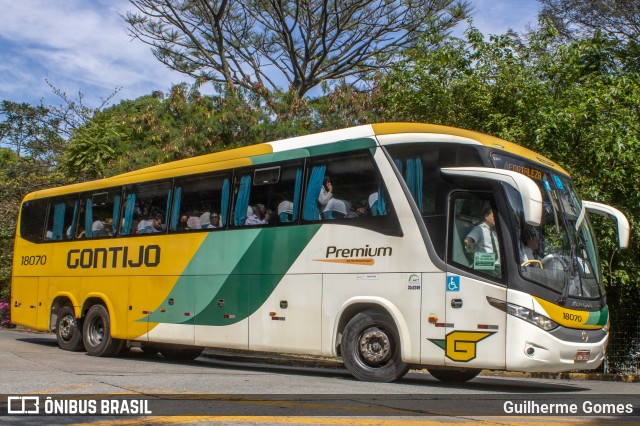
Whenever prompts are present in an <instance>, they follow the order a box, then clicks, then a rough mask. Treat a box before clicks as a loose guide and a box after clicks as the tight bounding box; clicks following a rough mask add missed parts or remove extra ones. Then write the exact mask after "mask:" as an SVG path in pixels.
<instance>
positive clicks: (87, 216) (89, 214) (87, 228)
mask: <svg viewBox="0 0 640 426" xmlns="http://www.w3.org/2000/svg"><path fill="white" fill-rule="evenodd" d="M92 225H93V200H92V198H91V197H87V201H86V205H85V209H84V235H85V236H86V237H87V238H91V237H93V229H92Z"/></svg>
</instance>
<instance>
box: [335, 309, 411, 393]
mask: <svg viewBox="0 0 640 426" xmlns="http://www.w3.org/2000/svg"><path fill="white" fill-rule="evenodd" d="M341 346H342V350H341V352H342V358H343V360H344V364H345V366H346V367H347V369H348V370H349V371H350V372H351V374H352V375H353V376H354V377H355V378H357V379H359V380H364V381H369V382H392V381H394V380H397V379H399V378H401V377H402V376H404V375H405V374H407V371H409V366H408V365H407V364H405V363H404V362H403V361H402V358H401V354H400V337H399V335H398V331H397V329H396V326H395V324H394V322H393V319H392V318H391V317H390V316H389V315H388V314H384V313H381V312H375V311H365V312H360V313H359V314H357V315H356V316H354V317H353V318H352V319H351V320H350V321H349V323H348V324H347V326H346V327H345V329H344V332H343V334H342V342H341Z"/></svg>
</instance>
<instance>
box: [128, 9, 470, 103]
mask: <svg viewBox="0 0 640 426" xmlns="http://www.w3.org/2000/svg"><path fill="white" fill-rule="evenodd" d="M130 2H131V3H132V5H133V6H134V7H135V8H136V9H137V11H136V12H127V13H126V15H125V16H124V18H125V20H126V21H127V23H128V24H129V33H130V35H131V36H132V37H134V38H136V39H139V40H141V41H143V42H144V43H147V44H149V45H151V46H152V49H153V53H154V54H155V56H156V57H157V58H158V60H160V61H161V62H163V63H164V64H165V65H167V66H168V67H170V68H171V69H174V70H176V71H179V72H182V73H185V74H187V75H190V76H193V77H196V78H198V79H201V80H204V81H212V82H215V83H222V84H223V85H224V87H226V88H227V89H230V90H232V91H233V90H236V89H237V88H243V89H245V90H247V91H249V92H251V93H253V94H255V95H257V96H259V97H261V98H268V96H269V94H270V93H271V92H273V91H274V90H276V89H278V88H281V86H283V85H288V86H289V87H291V88H292V89H293V91H294V92H295V93H296V94H297V95H298V97H299V98H302V97H304V96H305V95H306V94H308V93H309V92H310V91H311V90H312V89H314V88H315V87H317V86H318V85H320V84H321V83H323V82H330V81H335V80H339V79H343V78H347V77H350V78H353V79H356V80H357V79H358V78H362V77H363V76H368V75H370V74H371V73H372V72H373V71H377V70H378V69H379V68H381V67H386V66H388V65H389V63H390V62H391V60H392V59H393V58H394V57H395V56H396V55H397V54H398V51H399V50H401V49H402V48H404V47H406V46H410V45H412V44H413V43H415V42H416V41H417V40H418V39H419V37H420V36H421V35H422V34H424V33H425V32H427V31H435V30H437V31H440V32H446V31H447V30H449V29H451V28H452V27H453V26H454V25H455V24H456V23H458V22H459V21H460V20H461V19H463V18H465V17H466V15H467V13H468V10H469V7H468V4H467V3H466V1H465V0H397V1H388V0H341V1H337V0H333V1H326V0H323V1H314V0H296V1H293V2H285V1H281V0H248V1H239V0H215V1H214V0H130ZM284 89H285V92H286V91H287V90H288V87H285V88H284Z"/></svg>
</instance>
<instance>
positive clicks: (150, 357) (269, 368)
mask: <svg viewBox="0 0 640 426" xmlns="http://www.w3.org/2000/svg"><path fill="white" fill-rule="evenodd" d="M16 340H18V341H20V342H25V343H29V344H34V345H40V346H47V347H57V346H58V343H57V341H56V339H55V337H53V338H52V337H50V336H33V337H22V338H18V339H16ZM76 353H78V354H80V353H79V352H76ZM84 355H86V356H89V355H87V354H84ZM116 358H122V359H130V360H136V362H150V363H162V364H168V365H170V364H176V365H189V366H192V367H198V368H211V367H216V368H220V369H225V370H234V371H244V372H246V371H256V372H267V373H283V374H291V375H296V376H310V377H326V378H339V379H344V380H352V381H354V382H358V380H356V379H355V378H353V376H351V374H350V373H349V371H348V370H346V369H345V368H341V367H339V366H336V367H327V366H313V365H282V364H269V363H268V360H265V361H264V362H256V361H247V360H245V359H243V357H241V356H239V357H237V359H233V358H230V357H224V359H217V358H216V357H215V355H213V356H207V355H203V356H200V357H199V358H197V359H196V360H193V361H174V360H170V359H166V358H163V357H162V356H161V355H160V354H147V353H144V352H142V351H141V350H139V349H135V348H132V349H131V350H130V351H128V352H126V353H124V354H121V355H119V356H118V357H116ZM279 362H282V361H279ZM549 380H552V379H549ZM395 384H406V385H411V386H420V387H427V388H432V389H434V390H442V391H452V390H456V389H459V390H475V391H481V392H501V393H512V394H544V393H549V392H557V393H565V392H566V393H573V392H580V391H587V390H589V388H586V387H582V386H580V385H579V384H577V383H576V382H573V383H570V384H566V383H549V382H548V381H547V382H538V381H535V382H534V381H531V380H530V379H527V378H513V377H500V376H497V377H496V376H478V377H476V378H475V379H473V380H470V381H469V382H466V383H444V382H440V381H439V380H437V379H435V378H434V377H433V376H431V375H430V374H427V373H424V372H420V371H415V370H412V371H411V372H410V373H409V374H407V375H406V376H405V377H403V378H402V379H400V380H398V381H397V382H395ZM445 393H446V392H445Z"/></svg>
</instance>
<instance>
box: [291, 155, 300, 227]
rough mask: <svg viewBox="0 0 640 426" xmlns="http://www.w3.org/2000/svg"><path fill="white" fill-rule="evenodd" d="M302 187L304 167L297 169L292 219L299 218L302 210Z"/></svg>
mask: <svg viewBox="0 0 640 426" xmlns="http://www.w3.org/2000/svg"><path fill="white" fill-rule="evenodd" d="M301 189H302V167H298V170H296V185H295V188H294V189H293V214H292V219H291V220H292V221H296V220H297V219H298V211H299V210H300V190H301Z"/></svg>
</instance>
